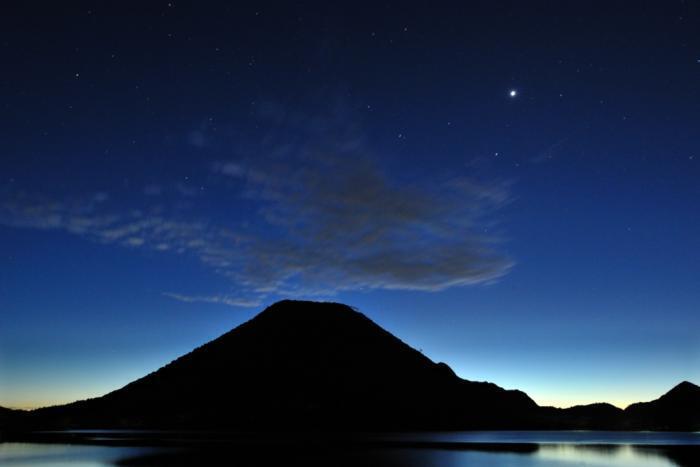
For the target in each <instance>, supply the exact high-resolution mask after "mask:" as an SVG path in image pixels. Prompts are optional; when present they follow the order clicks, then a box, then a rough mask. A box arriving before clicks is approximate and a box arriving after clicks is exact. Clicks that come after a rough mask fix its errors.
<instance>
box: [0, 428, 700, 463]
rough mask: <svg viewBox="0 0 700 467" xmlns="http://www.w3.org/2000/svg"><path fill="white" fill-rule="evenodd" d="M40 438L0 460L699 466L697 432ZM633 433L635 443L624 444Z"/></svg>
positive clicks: (2, 453)
mask: <svg viewBox="0 0 700 467" xmlns="http://www.w3.org/2000/svg"><path fill="white" fill-rule="evenodd" d="M61 436H63V438H61ZM66 436H69V437H68V438H66ZM37 439H40V440H41V441H42V442H31V443H18V442H10V443H0V465H2V466H3V467H19V466H22V467H27V466H38V467H48V466H59V467H61V466H65V467H76V466H79V467H88V466H90V467H97V466H101V467H104V466H115V465H116V466H118V465H122V466H170V465H173V466H206V465H236V466H248V467H252V466H258V467H268V466H275V467H279V466H297V465H298V466H302V465H303V466H305V467H314V466H319V467H320V466H324V467H327V466H338V467H342V466H347V467H350V466H353V467H360V466H362V467H365V466H367V467H371V466H377V467H379V466H381V467H401V466H406V467H419V466H420V467H430V466H435V467H437V466H440V467H467V466H484V467H490V466H494V467H495V466H506V467H507V466H510V467H557V466H560V467H565V466H566V467H572V466H588V467H597V466H601V467H602V466H613V467H614V466H619V467H623V466H638V467H691V466H696V467H697V466H700V443H698V440H699V439H700V434H697V433H696V434H692V433H691V434H688V433H676V434H673V433H657V434H648V433H612V434H606V433H601V432H491V433H486V432H462V433H421V434H418V433H413V434H401V435H396V434H394V435H375V436H369V437H367V436H363V437H352V438H351V439H352V441H348V440H349V439H350V438H342V439H338V438H337V439H334V440H332V441H331V440H330V439H324V440H323V441H319V440H318V439H312V438H309V437H299V436H296V435H287V436H280V437H277V438H275V439H269V438H268V439H262V438H255V437H247V438H245V439H243V438H241V437H240V436H239V437H230V436H229V437H225V436H223V435H222V434H218V435H217V434H208V435H206V436H201V435H200V436H199V437H196V438H194V437H192V434H190V437H188V435H187V434H183V433H180V434H177V433H166V432H151V433H145V432H138V433H137V432H85V433H81V434H80V435H79V437H76V434H75V433H70V434H68V435H67V434H66V433H63V434H51V435H48V437H46V435H42V437H41V438H37ZM629 439H631V440H633V441H637V443H638V444H629V443H625V442H624V441H623V442H620V440H629ZM601 440H602V441H603V442H601ZM310 441H311V442H310ZM586 441H588V443H589V444H586ZM640 441H645V442H641V443H640ZM86 443H87V444H86ZM105 444H107V445H105ZM134 445H138V446H139V447H134ZM148 446H160V447H157V448H156V447H148Z"/></svg>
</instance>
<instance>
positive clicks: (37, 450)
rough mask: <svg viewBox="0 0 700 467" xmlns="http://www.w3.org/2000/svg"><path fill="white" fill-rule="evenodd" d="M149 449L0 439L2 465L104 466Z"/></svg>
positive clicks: (144, 453)
mask: <svg viewBox="0 0 700 467" xmlns="http://www.w3.org/2000/svg"><path fill="white" fill-rule="evenodd" d="M153 452H154V451H153V450H152V449H147V448H132V447H112V446H94V445H76V444H45V443H0V466H2V467H20V466H21V467H28V466H38V467H48V466H51V467H103V466H108V465H109V466H111V465H115V464H116V463H117V462H118V461H119V460H121V459H125V458H129V457H137V456H143V455H146V454H150V453H153Z"/></svg>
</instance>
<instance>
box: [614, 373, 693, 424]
mask: <svg viewBox="0 0 700 467" xmlns="http://www.w3.org/2000/svg"><path fill="white" fill-rule="evenodd" d="M625 419H626V423H627V425H628V426H629V427H630V428H633V429H640V430H678V431H696V430H698V429H700V387H699V386H696V385H695V384H693V383H689V382H688V381H683V382H682V383H680V384H678V385H677V386H675V387H674V388H673V389H671V390H670V391H668V392H667V393H666V394H664V395H663V396H661V397H659V398H658V399H656V400H653V401H651V402H638V403H636V404H632V405H630V406H629V407H627V408H626V409H625Z"/></svg>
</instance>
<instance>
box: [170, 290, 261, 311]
mask: <svg viewBox="0 0 700 467" xmlns="http://www.w3.org/2000/svg"><path fill="white" fill-rule="evenodd" d="M163 295H164V296H166V297H169V298H172V299H175V300H178V301H180V302H186V303H198V302H199V303H220V304H223V305H228V306H234V307H243V308H252V307H256V306H260V304H261V301H260V300H257V299H245V298H238V297H232V296H229V295H209V296H203V295H194V296H193V295H183V294H179V293H172V292H163Z"/></svg>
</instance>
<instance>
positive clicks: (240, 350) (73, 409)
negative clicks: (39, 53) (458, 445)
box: [33, 301, 537, 429]
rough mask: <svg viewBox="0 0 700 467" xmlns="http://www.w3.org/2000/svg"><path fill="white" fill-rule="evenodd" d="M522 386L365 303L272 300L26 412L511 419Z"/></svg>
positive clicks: (359, 424) (194, 422)
mask: <svg viewBox="0 0 700 467" xmlns="http://www.w3.org/2000/svg"><path fill="white" fill-rule="evenodd" d="M536 409H537V405H536V404H535V403H534V401H532V399H530V398H529V397H528V396H527V395H526V394H525V393H523V392H520V391H506V390H504V389H502V388H500V387H498V386H496V385H495V384H491V383H480V382H471V381H465V380H462V379H460V378H458V377H457V376H456V375H455V374H454V373H453V372H452V370H451V369H450V368H449V367H448V366H447V365H446V364H444V363H434V362H432V361H431V360H430V359H428V358H427V357H425V356H424V355H423V354H421V353H420V352H418V351H416V350H415V349H413V348H411V347H409V346H408V345H406V344H405V343H403V342H402V341H401V340H399V339H398V338H396V337H394V336H393V335H391V334H390V333H388V332H387V331H385V330H384V329H382V328H381V327H379V326H378V325H376V324H375V323H374V322H372V321H371V320H370V319H368V318H367V317H366V316H364V315H363V314H361V313H359V312H357V311H355V310H353V309H352V308H350V307H348V306H346V305H342V304H337V303H316V302H300V301H282V302H279V303H276V304H274V305H272V306H270V307H269V308H267V309H266V310H265V311H263V312H262V313H260V314H259V315H258V316H256V317H255V318H253V319H252V320H250V321H248V322H246V323H244V324H242V325H240V326H238V327H237V328H235V329H233V330H232V331H230V332H228V333H226V334H224V335H222V336H221V337H219V338H218V339H215V340H213V341H211V342H209V343H208V344H206V345H203V346H201V347H199V348H197V349H195V350H194V351H192V352H190V353H189V354H187V355H185V356H183V357H180V358H178V359H177V360H175V361H173V362H172V363H170V364H168V365H166V366H165V367H163V368H161V369H159V370H158V371H156V372H154V373H151V374H149V375H148V376H145V377H144V378H141V379H139V380H137V381H134V382H133V383H131V384H128V385H127V386H125V387H124V388H122V389H119V390H117V391H114V392H112V393H109V394H107V395H105V396H103V397H100V398H97V399H92V400H88V401H81V402H76V403H73V404H69V405H66V406H60V407H52V408H46V409H40V410H37V411H35V412H34V413H33V416H34V417H35V418H36V419H40V420H41V423H42V424H43V425H51V426H61V427H66V426H70V427H85V426H90V427H96V426H103V427H178V428H192V427H207V428H234V429H238V428H240V429H280V428H285V427H290V428H291V427H293V428H298V427H305V428H325V427H332V428H334V429H407V428H411V429H414V428H415V429H418V428H421V429H423V428H445V427H457V426H459V427H462V428H519V427H524V426H525V425H526V424H527V423H528V421H529V420H531V419H532V418H533V416H534V415H535V413H534V412H535V411H536Z"/></svg>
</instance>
